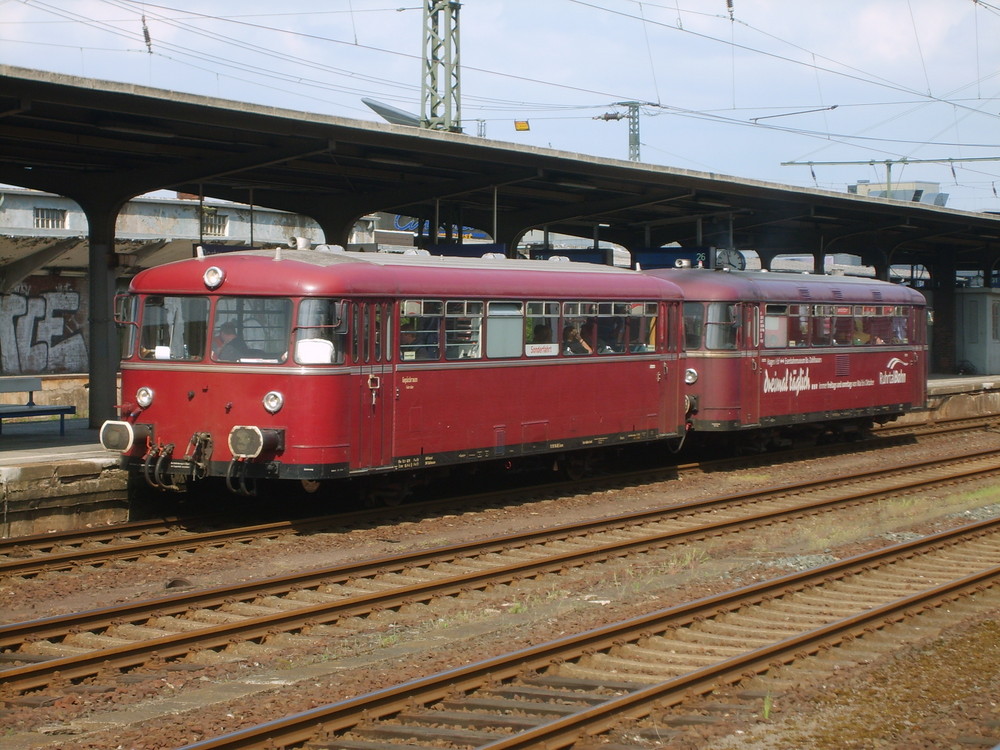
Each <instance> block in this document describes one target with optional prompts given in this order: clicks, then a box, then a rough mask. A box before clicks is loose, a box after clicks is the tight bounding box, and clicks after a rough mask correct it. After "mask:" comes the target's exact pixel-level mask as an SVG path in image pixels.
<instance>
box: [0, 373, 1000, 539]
mask: <svg viewBox="0 0 1000 750" xmlns="http://www.w3.org/2000/svg"><path fill="white" fill-rule="evenodd" d="M927 390H928V408H927V410H926V411H921V412H916V413H913V414H910V415H907V416H906V417H904V418H903V419H901V420H899V421H898V422H896V423H895V424H913V423H922V422H926V421H935V420H940V419H956V418H961V417H971V416H977V415H983V414H1000V375H998V376H983V375H976V376H962V377H936V376H935V377H932V378H931V379H930V381H929V382H928V388H927ZM97 433H98V431H97V430H95V429H90V427H89V424H88V420H86V419H67V420H66V434H65V435H60V434H59V422H58V421H57V420H39V419H35V420H30V421H26V422H4V424H3V432H2V434H0V537H10V536H22V535H26V534H35V533H42V532H45V531H50V530H59V529H69V528H79V527H81V526H85V525H87V524H91V525H97V524H108V523H119V522H122V521H125V520H128V518H129V510H130V509H129V500H128V481H127V480H128V478H127V476H126V474H125V472H123V471H121V470H120V469H119V468H118V458H117V456H116V455H114V454H111V453H109V452H108V451H106V450H104V449H103V448H102V447H101V445H100V442H99V440H98V434H97Z"/></svg>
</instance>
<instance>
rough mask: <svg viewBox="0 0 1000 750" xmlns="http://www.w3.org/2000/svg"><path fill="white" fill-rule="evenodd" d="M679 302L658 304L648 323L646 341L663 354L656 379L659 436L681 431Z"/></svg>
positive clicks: (682, 370)
mask: <svg viewBox="0 0 1000 750" xmlns="http://www.w3.org/2000/svg"><path fill="white" fill-rule="evenodd" d="M680 320H681V313H680V303H679V302H666V303H663V302H661V303H660V315H659V318H658V319H654V320H653V322H652V323H651V326H652V327H653V328H654V330H653V331H651V332H650V336H649V343H650V344H653V345H655V346H656V349H657V351H659V352H661V353H662V354H663V355H664V359H663V361H662V365H661V366H662V368H663V370H662V375H661V376H658V380H659V381H660V393H659V398H660V409H659V414H660V424H659V425H658V427H659V431H660V434H661V435H669V434H679V435H683V434H684V431H685V421H686V416H687V415H686V410H685V408H684V407H683V406H682V405H681V402H682V398H683V397H682V396H681V386H682V383H683V380H684V361H683V359H682V358H681V356H680V349H681V344H680V341H681V331H680V325H681V323H680Z"/></svg>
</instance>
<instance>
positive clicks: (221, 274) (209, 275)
mask: <svg viewBox="0 0 1000 750" xmlns="http://www.w3.org/2000/svg"><path fill="white" fill-rule="evenodd" d="M201 278H202V280H203V281H204V282H205V286H207V287H208V288H209V289H217V288H218V287H219V286H221V284H222V282H223V281H224V280H225V278H226V272H225V271H223V270H222V269H221V268H219V267H218V266H211V267H210V268H206V269H205V274H204V275H203V276H202V277H201Z"/></svg>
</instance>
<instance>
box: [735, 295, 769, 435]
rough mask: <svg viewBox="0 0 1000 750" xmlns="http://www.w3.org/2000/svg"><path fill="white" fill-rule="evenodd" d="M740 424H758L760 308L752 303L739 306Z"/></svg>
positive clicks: (761, 384) (760, 385) (760, 375)
mask: <svg viewBox="0 0 1000 750" xmlns="http://www.w3.org/2000/svg"><path fill="white" fill-rule="evenodd" d="M739 314H740V321H741V322H740V327H739V330H740V337H739V341H738V342H737V346H738V348H739V350H740V353H741V355H742V356H741V357H740V403H741V409H742V414H741V416H740V423H741V424H744V425H748V424H758V423H759V422H760V396H761V388H762V387H763V382H762V378H763V376H762V374H761V362H760V349H761V339H760V330H761V326H760V306H759V305H758V304H756V303H753V302H745V303H743V304H742V305H740V313H739Z"/></svg>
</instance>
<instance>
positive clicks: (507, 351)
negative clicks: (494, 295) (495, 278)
mask: <svg viewBox="0 0 1000 750" xmlns="http://www.w3.org/2000/svg"><path fill="white" fill-rule="evenodd" d="M523 349H524V305H523V304H522V303H521V302H487V303H486V356H487V357H489V358H490V359H495V358H498V357H520V356H521V352H522V351H523Z"/></svg>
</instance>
